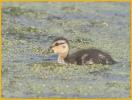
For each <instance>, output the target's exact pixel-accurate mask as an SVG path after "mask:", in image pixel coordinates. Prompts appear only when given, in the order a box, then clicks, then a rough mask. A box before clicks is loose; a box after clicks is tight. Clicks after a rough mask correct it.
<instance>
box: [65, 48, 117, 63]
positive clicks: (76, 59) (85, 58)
mask: <svg viewBox="0 0 132 100" xmlns="http://www.w3.org/2000/svg"><path fill="white" fill-rule="evenodd" d="M65 61H66V62H68V63H72V64H78V65H83V64H86V65H87V64H115V63H116V61H114V60H113V59H112V57H111V56H110V55H109V54H107V53H105V52H103V51H100V50H98V49H84V50H80V51H77V52H75V53H73V54H72V55H70V56H68V57H67V58H66V59H65Z"/></svg>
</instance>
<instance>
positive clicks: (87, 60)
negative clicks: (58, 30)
mask: <svg viewBox="0 0 132 100" xmlns="http://www.w3.org/2000/svg"><path fill="white" fill-rule="evenodd" d="M50 48H51V49H52V50H53V51H54V53H57V54H58V63H71V64H77V65H83V64H115V63H116V61H114V60H113V59H112V57H111V56H110V55H109V54H107V53H106V52H103V51H101V50H98V49H93V48H90V49H83V50H79V51H77V52H75V53H73V54H71V55H69V42H68V40H67V39H66V38H64V37H58V38H56V39H55V40H54V41H53V42H52V45H51V46H50Z"/></svg>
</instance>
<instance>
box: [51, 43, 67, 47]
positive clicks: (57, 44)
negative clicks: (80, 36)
mask: <svg viewBox="0 0 132 100" xmlns="http://www.w3.org/2000/svg"><path fill="white" fill-rule="evenodd" d="M62 44H65V43H56V44H55V45H54V46H53V47H55V46H59V45H62Z"/></svg>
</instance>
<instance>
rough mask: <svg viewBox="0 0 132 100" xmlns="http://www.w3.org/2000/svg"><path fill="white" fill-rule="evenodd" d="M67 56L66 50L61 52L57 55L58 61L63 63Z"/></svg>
mask: <svg viewBox="0 0 132 100" xmlns="http://www.w3.org/2000/svg"><path fill="white" fill-rule="evenodd" d="M67 57H68V52H67V53H62V54H59V55H58V63H62V64H65V63H66V62H65V59H66V58H67Z"/></svg>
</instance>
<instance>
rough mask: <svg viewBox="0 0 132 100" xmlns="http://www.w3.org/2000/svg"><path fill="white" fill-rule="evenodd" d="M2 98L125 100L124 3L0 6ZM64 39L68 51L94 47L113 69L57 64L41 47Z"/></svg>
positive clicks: (127, 85)
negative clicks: (111, 60)
mask: <svg viewBox="0 0 132 100" xmlns="http://www.w3.org/2000/svg"><path fill="white" fill-rule="evenodd" d="M2 12H3V13H2V41H3V42H2V43H3V44H2V46H3V48H2V49H3V59H2V60H3V66H2V96H3V97H4V98H44V97H57V98H58V97H59V98H60V97H62V98H64V97H65V98H128V97H130V5H129V3H112V2H110V3H60V2H57V3H52V2H49V3H48V2H46V3H3V9H2ZM58 36H65V37H66V38H67V39H68V40H69V42H70V49H71V52H75V51H76V50H80V49H85V48H91V47H94V48H98V49H101V50H103V51H106V52H108V53H109V54H110V55H112V57H113V58H114V59H115V60H116V61H118V63H117V64H115V65H101V64H96V65H82V66H79V65H61V64H57V63H56V60H57V55H55V54H53V53H51V52H49V51H48V50H47V49H48V47H49V45H50V44H51V42H52V41H53V39H54V38H56V37H58Z"/></svg>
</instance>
